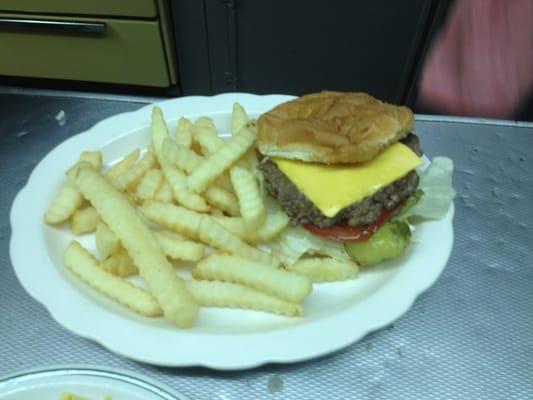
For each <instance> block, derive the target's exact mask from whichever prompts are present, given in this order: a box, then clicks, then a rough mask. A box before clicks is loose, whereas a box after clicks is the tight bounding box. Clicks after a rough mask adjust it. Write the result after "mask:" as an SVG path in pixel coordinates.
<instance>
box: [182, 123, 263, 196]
mask: <svg viewBox="0 0 533 400" xmlns="http://www.w3.org/2000/svg"><path fill="white" fill-rule="evenodd" d="M254 140H255V136H254V135H253V134H252V133H251V132H250V130H249V129H247V128H245V129H241V131H240V132H239V133H238V134H236V135H235V136H233V137H232V138H231V140H230V141H228V142H226V143H225V144H224V146H223V147H221V148H220V149H219V150H217V151H216V152H214V153H213V154H211V155H209V156H208V157H207V158H206V159H205V160H203V161H202V163H201V164H199V165H198V167H196V169H195V170H194V171H192V173H191V174H190V175H189V176H188V177H187V186H188V187H189V188H191V189H192V190H193V191H195V192H197V193H201V192H203V191H204V190H205V189H207V187H208V186H209V185H210V184H211V183H212V182H213V181H214V180H215V179H216V178H217V177H218V176H220V175H221V174H222V173H223V172H224V171H226V170H227V169H228V168H229V167H231V165H232V164H233V163H234V162H235V161H237V160H238V159H239V158H240V157H241V156H242V155H243V154H244V153H245V152H246V151H247V150H248V149H249V148H250V147H251V146H252V145H253V143H254Z"/></svg>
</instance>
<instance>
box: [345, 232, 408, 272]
mask: <svg viewBox="0 0 533 400" xmlns="http://www.w3.org/2000/svg"><path fill="white" fill-rule="evenodd" d="M410 240H411V229H409V225H408V224H407V223H406V222H404V221H393V222H388V223H386V224H385V225H383V226H382V227H381V228H380V229H379V230H378V231H377V232H376V233H374V234H373V235H372V237H371V238H370V239H368V240H367V241H364V242H358V243H345V245H344V247H345V248H346V252H347V253H348V254H349V255H350V257H352V258H353V259H354V260H355V261H356V262H357V263H358V264H359V265H371V264H376V263H379V262H381V261H383V260H387V259H390V258H395V257H398V256H400V255H401V254H402V253H403V252H404V251H405V249H406V248H407V247H408V246H409V242H410Z"/></svg>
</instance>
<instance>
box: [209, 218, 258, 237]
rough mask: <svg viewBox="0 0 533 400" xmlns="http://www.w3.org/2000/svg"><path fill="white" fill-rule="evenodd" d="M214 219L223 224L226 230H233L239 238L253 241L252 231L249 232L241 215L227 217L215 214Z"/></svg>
mask: <svg viewBox="0 0 533 400" xmlns="http://www.w3.org/2000/svg"><path fill="white" fill-rule="evenodd" d="M212 218H213V221H215V222H216V223H217V224H219V225H220V226H222V227H223V228H224V229H225V230H227V231H229V232H231V233H232V234H234V235H235V236H237V237H238V238H239V239H241V240H244V241H245V242H246V243H252V240H251V237H250V235H252V234H253V233H252V232H248V228H247V227H246V224H245V223H244V220H243V219H242V218H241V217H226V216H217V215H213V217H212Z"/></svg>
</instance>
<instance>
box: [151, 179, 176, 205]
mask: <svg viewBox="0 0 533 400" xmlns="http://www.w3.org/2000/svg"><path fill="white" fill-rule="evenodd" d="M154 199H155V200H159V201H163V202H165V203H172V202H173V201H174V195H173V194H172V189H171V188H170V185H169V184H168V182H167V181H166V179H164V178H163V182H162V184H161V186H160V187H159V189H158V190H157V192H156V194H155V196H154Z"/></svg>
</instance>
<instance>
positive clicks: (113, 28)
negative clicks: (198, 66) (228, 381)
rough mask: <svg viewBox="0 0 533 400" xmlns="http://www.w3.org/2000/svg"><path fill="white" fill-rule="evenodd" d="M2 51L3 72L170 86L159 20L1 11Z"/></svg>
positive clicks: (0, 44)
mask: <svg viewBox="0 0 533 400" xmlns="http://www.w3.org/2000/svg"><path fill="white" fill-rule="evenodd" d="M87 3H89V2H87ZM0 54H1V55H2V56H1V58H0V75H7V76H20V77H35V78H53V79H68V80H78V81H94V82H106V83H119V84H131V85H144V86H157V87H168V86H169V85H170V84H171V79H170V76H169V67H168V63H167V57H166V54H165V49H164V45H163V40H162V33H161V26H160V22H159V20H158V19H122V18H107V17H86V18H84V17H75V18H74V17H70V16H69V17H67V16H49V15H36V14H14V13H1V14H0Z"/></svg>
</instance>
